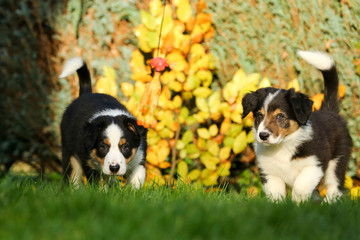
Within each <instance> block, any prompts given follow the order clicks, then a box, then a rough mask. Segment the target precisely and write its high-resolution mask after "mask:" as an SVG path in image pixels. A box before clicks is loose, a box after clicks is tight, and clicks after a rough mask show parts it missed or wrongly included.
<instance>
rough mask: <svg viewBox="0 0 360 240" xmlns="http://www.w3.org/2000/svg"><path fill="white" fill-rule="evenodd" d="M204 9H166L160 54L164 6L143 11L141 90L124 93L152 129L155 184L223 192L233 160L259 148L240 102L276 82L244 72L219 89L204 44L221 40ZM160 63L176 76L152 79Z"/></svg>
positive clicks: (125, 87)
mask: <svg viewBox="0 0 360 240" xmlns="http://www.w3.org/2000/svg"><path fill="white" fill-rule="evenodd" d="M204 8H206V4H205V2H204V1H199V2H198V4H197V9H195V10H194V13H193V10H192V7H191V5H190V3H189V1H188V0H181V1H172V2H171V4H167V5H166V6H165V12H164V20H163V25H162V31H161V41H160V46H159V51H158V40H159V34H160V26H161V23H162V21H161V20H162V16H163V15H162V13H163V10H164V9H163V5H162V2H161V1H160V0H153V1H150V11H146V10H141V24H140V25H139V26H137V27H136V28H135V30H134V31H135V35H136V36H137V38H138V41H139V49H136V50H135V51H134V52H133V54H132V58H131V61H130V67H131V70H132V73H133V74H132V76H131V78H132V79H133V80H134V81H135V82H134V84H132V83H129V82H122V83H121V84H120V85H121V90H122V93H123V94H124V95H125V96H126V97H127V98H128V99H127V100H126V101H124V103H125V105H126V106H127V108H128V109H129V110H130V111H131V112H132V113H133V114H134V115H135V116H136V117H137V118H138V119H139V121H140V122H143V123H145V124H147V125H149V133H148V144H149V148H148V152H147V176H148V177H147V178H148V182H149V181H150V182H151V181H155V182H157V183H159V184H165V183H169V181H171V180H173V179H174V178H175V179H177V180H179V179H180V180H182V181H185V182H196V183H200V184H202V185H205V186H214V185H218V184H220V183H221V181H223V179H224V178H226V177H227V176H229V175H230V167H231V163H232V160H233V159H234V158H235V157H237V156H239V155H241V153H242V152H243V151H244V150H245V149H246V148H247V146H248V144H250V143H252V142H253V134H252V132H251V131H250V128H251V124H252V118H251V116H250V117H248V118H246V119H242V118H241V114H242V106H241V99H242V97H243V96H244V94H245V93H247V92H248V91H251V90H255V89H257V88H258V87H265V86H269V85H270V82H269V80H268V79H267V78H263V79H261V77H260V74H249V75H247V74H246V73H245V72H244V71H243V70H242V69H240V70H238V71H237V72H236V74H235V75H234V77H233V78H232V80H231V81H228V82H227V83H226V84H225V85H224V86H223V87H221V86H218V85H217V82H216V81H214V78H216V74H215V68H214V61H215V60H214V58H213V56H212V54H211V53H210V52H209V49H208V48H207V47H206V46H205V44H204V43H206V42H207V41H208V39H210V38H212V36H213V34H214V29H213V26H212V16H211V14H207V13H204V11H203V10H204ZM158 55H159V56H160V57H163V58H165V59H166V60H167V62H168V64H169V68H168V69H167V70H165V71H164V72H162V73H161V74H158V73H156V74H155V75H153V77H152V76H151V69H150V66H149V60H150V59H151V58H153V57H156V56H158ZM156 77H158V78H159V80H160V82H161V93H160V95H159V97H158V103H157V106H156V108H154V109H153V111H152V112H149V113H147V114H143V112H142V111H140V109H141V108H142V107H143V104H142V101H141V100H142V97H143V95H144V94H148V93H147V91H148V90H149V89H151V88H152V85H151V84H152V82H153V81H156V79H155V78H156ZM97 86H98V85H97ZM100 88H101V86H98V89H100ZM105 92H106V91H105ZM153 94H155V95H156V93H153ZM155 101H156V99H155ZM155 104H156V103H155ZM250 151H251V150H250Z"/></svg>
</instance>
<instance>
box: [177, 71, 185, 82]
mask: <svg viewBox="0 0 360 240" xmlns="http://www.w3.org/2000/svg"><path fill="white" fill-rule="evenodd" d="M175 75H176V79H177V80H178V81H179V82H181V83H183V82H185V80H186V76H185V74H184V73H183V72H176V73H175Z"/></svg>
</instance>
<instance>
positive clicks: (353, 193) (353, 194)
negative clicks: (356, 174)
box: [350, 187, 360, 200]
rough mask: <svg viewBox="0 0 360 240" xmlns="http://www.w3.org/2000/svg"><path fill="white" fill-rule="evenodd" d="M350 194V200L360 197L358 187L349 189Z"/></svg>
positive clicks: (359, 188)
mask: <svg viewBox="0 0 360 240" xmlns="http://www.w3.org/2000/svg"><path fill="white" fill-rule="evenodd" d="M350 196H351V199H352V200H356V199H359V197H360V187H354V188H353V189H351V191H350Z"/></svg>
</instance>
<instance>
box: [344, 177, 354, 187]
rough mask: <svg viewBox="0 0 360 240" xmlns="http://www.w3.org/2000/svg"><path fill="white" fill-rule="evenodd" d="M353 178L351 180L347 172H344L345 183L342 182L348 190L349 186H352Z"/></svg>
mask: <svg viewBox="0 0 360 240" xmlns="http://www.w3.org/2000/svg"><path fill="white" fill-rule="evenodd" d="M353 184H354V183H353V180H352V178H351V177H350V176H349V175H348V174H346V175H345V183H344V187H345V188H346V189H349V190H351V188H352V187H353Z"/></svg>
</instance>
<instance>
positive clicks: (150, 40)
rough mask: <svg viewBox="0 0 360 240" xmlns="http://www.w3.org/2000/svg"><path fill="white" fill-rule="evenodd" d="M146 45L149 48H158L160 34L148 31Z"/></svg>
mask: <svg viewBox="0 0 360 240" xmlns="http://www.w3.org/2000/svg"><path fill="white" fill-rule="evenodd" d="M145 38H146V43H147V45H148V46H149V48H152V49H154V48H157V46H158V41H159V34H158V33H157V32H155V31H147V32H146V35H145Z"/></svg>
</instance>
